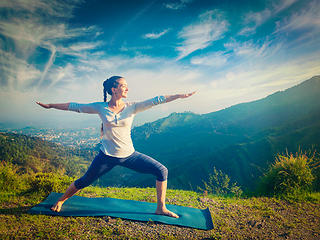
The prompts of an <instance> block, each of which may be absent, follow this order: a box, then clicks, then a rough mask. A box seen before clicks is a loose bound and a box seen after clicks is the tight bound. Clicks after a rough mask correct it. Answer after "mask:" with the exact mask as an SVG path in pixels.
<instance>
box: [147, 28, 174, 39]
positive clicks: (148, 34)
mask: <svg viewBox="0 0 320 240" xmlns="http://www.w3.org/2000/svg"><path fill="white" fill-rule="evenodd" d="M170 30H171V29H170V28H168V29H165V30H163V31H162V32H160V33H147V34H144V35H143V36H142V37H143V38H150V39H157V38H159V37H161V36H163V35H164V34H166V33H167V32H169V31H170Z"/></svg>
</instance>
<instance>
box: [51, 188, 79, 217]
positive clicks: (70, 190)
mask: <svg viewBox="0 0 320 240" xmlns="http://www.w3.org/2000/svg"><path fill="white" fill-rule="evenodd" d="M77 192H79V189H77V188H76V187H75V186H74V182H73V183H71V185H70V186H69V187H68V189H67V191H66V192H65V193H64V194H63V195H62V196H61V197H60V198H59V200H58V201H57V202H56V203H55V204H54V205H53V206H52V208H51V210H52V211H55V212H60V210H61V206H62V204H63V203H64V202H65V201H66V200H67V199H68V198H71V197H72V196H73V195H75V194H76V193H77Z"/></svg>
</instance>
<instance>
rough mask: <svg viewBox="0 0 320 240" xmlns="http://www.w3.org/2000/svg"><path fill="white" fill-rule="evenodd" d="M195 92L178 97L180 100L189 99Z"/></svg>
mask: <svg viewBox="0 0 320 240" xmlns="http://www.w3.org/2000/svg"><path fill="white" fill-rule="evenodd" d="M196 92H197V91H194V92H192V93H188V94H181V95H180V98H188V97H191V96H192V95H193V94H195V93H196Z"/></svg>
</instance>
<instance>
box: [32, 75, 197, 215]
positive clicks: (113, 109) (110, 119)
mask: <svg viewBox="0 0 320 240" xmlns="http://www.w3.org/2000/svg"><path fill="white" fill-rule="evenodd" d="M103 87H104V89H103V92H104V102H94V103H90V104H78V103H73V102H71V103H60V104H52V103H51V104H43V103H40V102H37V104H39V105H40V106H41V107H44V108H48V109H49V108H55V109H60V110H70V111H75V112H79V113H91V114H98V115H99V116H100V118H101V120H102V128H101V131H102V141H101V148H100V152H99V154H98V155H97V156H96V157H95V158H94V160H93V162H92V163H91V165H90V167H89V169H88V170H87V172H86V173H85V174H84V176H82V177H81V178H80V179H78V180H76V181H75V182H73V183H72V184H71V185H70V186H69V188H68V189H67V190H66V192H65V193H64V194H63V195H62V196H61V198H60V199H59V200H58V201H57V202H56V203H55V204H54V205H53V206H52V208H51V210H52V211H56V212H59V211H60V210H61V206H62V204H63V203H64V202H65V201H66V200H67V199H68V198H70V197H72V196H73V195H74V194H76V193H77V192H78V191H79V190H80V189H82V188H85V187H87V186H89V185H90V184H91V183H93V182H94V181H95V180H97V179H98V178H99V177H101V176H102V175H104V174H105V173H107V172H109V171H110V170H111V169H112V168H113V167H114V166H116V165H120V166H124V167H127V168H129V169H132V170H135V171H137V172H141V173H149V174H153V175H155V176H156V177H157V180H156V191H157V209H156V212H155V214H159V215H166V216H169V217H174V218H178V217H179V216H178V215H177V214H175V213H173V212H171V211H169V210H168V209H167V208H166V206H165V199H166V190H167V175H168V170H167V168H166V167H165V166H163V165H162V164H161V163H159V162H157V161H156V160H154V159H152V158H151V157H149V156H146V155H144V154H141V153H138V152H136V151H135V150H134V147H133V144H132V140H131V126H132V121H133V118H134V116H135V115H136V114H137V113H138V112H141V111H144V110H146V109H149V108H151V107H153V106H156V105H158V104H161V103H165V102H171V101H173V100H176V99H178V98H187V97H190V96H192V95H193V94H195V92H193V93H190V94H176V95H168V96H158V97H155V98H152V99H149V100H146V101H142V102H124V101H123V100H122V99H123V98H127V94H128V91H129V89H128V85H127V81H126V80H125V79H124V78H123V77H118V76H113V77H110V78H109V79H107V80H106V81H104V83H103ZM107 94H109V95H111V100H110V101H109V102H106V100H107Z"/></svg>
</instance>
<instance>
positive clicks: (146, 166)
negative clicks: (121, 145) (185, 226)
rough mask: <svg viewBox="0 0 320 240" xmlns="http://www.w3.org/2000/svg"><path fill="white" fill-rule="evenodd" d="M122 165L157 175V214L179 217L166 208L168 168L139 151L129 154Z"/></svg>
mask: <svg viewBox="0 0 320 240" xmlns="http://www.w3.org/2000/svg"><path fill="white" fill-rule="evenodd" d="M121 165H122V166H124V167H127V168H130V169H132V170H134V171H136V172H140V173H148V174H152V175H155V176H156V177H157V181H156V189H157V210H156V214H158V215H166V216H169V217H175V218H178V217H179V216H178V215H177V214H175V213H173V212H170V211H169V210H168V209H167V208H166V204H165V201H166V192H167V176H168V169H167V168H166V167H165V166H163V165H162V164H161V163H159V162H158V161H156V160H155V159H153V158H151V157H149V156H147V155H145V154H141V153H138V152H135V153H134V154H132V155H131V156H129V157H128V158H127V159H126V160H125V161H124V162H123V163H122V164H121Z"/></svg>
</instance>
